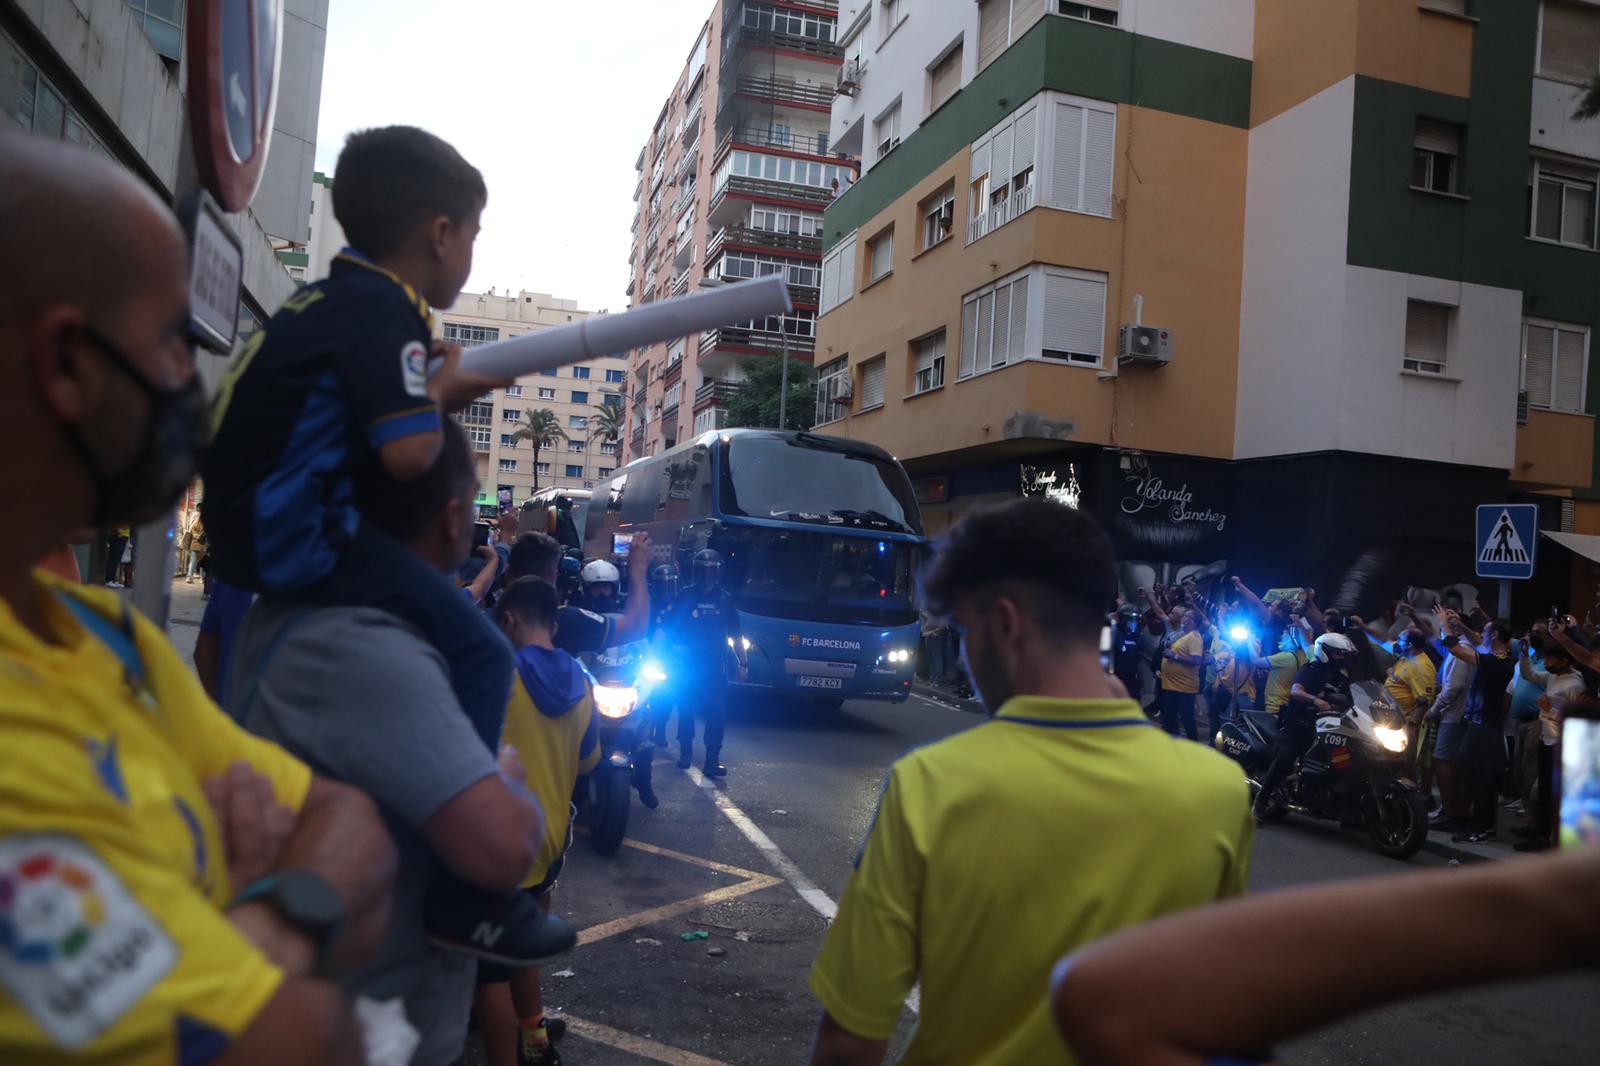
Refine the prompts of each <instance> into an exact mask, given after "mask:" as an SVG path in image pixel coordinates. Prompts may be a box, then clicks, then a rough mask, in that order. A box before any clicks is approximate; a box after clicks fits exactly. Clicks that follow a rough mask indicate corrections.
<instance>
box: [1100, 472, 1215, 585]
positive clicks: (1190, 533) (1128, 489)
mask: <svg viewBox="0 0 1600 1066" xmlns="http://www.w3.org/2000/svg"><path fill="white" fill-rule="evenodd" d="M1098 474H1099V481H1098V482H1097V484H1100V485H1104V486H1105V491H1104V492H1103V493H1100V494H1096V493H1095V491H1094V488H1093V486H1092V485H1091V486H1090V487H1089V490H1088V492H1086V493H1085V495H1084V499H1085V500H1092V499H1095V498H1096V496H1097V495H1098V496H1099V499H1098V500H1097V502H1096V506H1095V512H1096V515H1097V517H1099V519H1100V520H1101V521H1102V522H1103V523H1104V524H1105V525H1106V528H1107V531H1108V532H1109V533H1111V535H1112V540H1113V542H1114V543H1115V544H1116V546H1117V552H1118V554H1119V556H1120V557H1121V558H1123V559H1125V560H1126V559H1134V560H1144V561H1147V562H1151V563H1184V564H1189V563H1195V564H1209V563H1212V562H1214V561H1216V560H1218V559H1224V558H1226V557H1227V555H1228V550H1229V547H1230V544H1229V541H1230V540H1231V538H1232V537H1233V536H1234V531H1233V529H1232V527H1231V526H1230V525H1229V522H1228V518H1229V515H1230V514H1231V513H1232V511H1233V510H1234V508H1233V507H1232V503H1233V494H1234V487H1233V476H1232V471H1231V470H1230V468H1229V465H1228V464H1226V463H1220V462H1214V461H1210V460H1205V459H1190V458H1187V457H1183V456H1148V455H1145V454H1144V453H1142V452H1135V451H1127V452H1117V453H1112V452H1107V453H1104V459H1103V460H1102V465H1101V467H1100V468H1099V471H1098Z"/></svg>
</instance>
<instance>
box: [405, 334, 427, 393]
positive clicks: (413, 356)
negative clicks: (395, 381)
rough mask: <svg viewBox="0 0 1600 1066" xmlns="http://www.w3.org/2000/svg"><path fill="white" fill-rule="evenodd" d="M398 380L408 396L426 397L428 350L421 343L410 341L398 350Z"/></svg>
mask: <svg viewBox="0 0 1600 1066" xmlns="http://www.w3.org/2000/svg"><path fill="white" fill-rule="evenodd" d="M400 380H401V381H403V382H405V387H406V393H407V394H408V395H411V396H426V395H428V349H427V348H425V347H423V345H422V342H421V341H411V342H409V343H407V344H406V346H405V347H404V348H401V349H400Z"/></svg>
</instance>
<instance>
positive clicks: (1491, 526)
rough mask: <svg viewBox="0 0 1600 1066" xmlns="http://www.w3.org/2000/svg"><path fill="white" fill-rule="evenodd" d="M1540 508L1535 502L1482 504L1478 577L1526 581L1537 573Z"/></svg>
mask: <svg viewBox="0 0 1600 1066" xmlns="http://www.w3.org/2000/svg"><path fill="white" fill-rule="evenodd" d="M1538 537H1539V508H1538V505H1536V504H1531V503H1485V504H1480V505H1479V507H1478V535H1477V537H1476V539H1475V541H1474V543H1476V544H1477V551H1478V555H1477V558H1478V576H1479V577H1498V578H1511V579H1513V580H1522V581H1525V580H1527V579H1528V578H1530V577H1532V576H1533V558H1534V549H1535V548H1536V547H1537V545H1538Z"/></svg>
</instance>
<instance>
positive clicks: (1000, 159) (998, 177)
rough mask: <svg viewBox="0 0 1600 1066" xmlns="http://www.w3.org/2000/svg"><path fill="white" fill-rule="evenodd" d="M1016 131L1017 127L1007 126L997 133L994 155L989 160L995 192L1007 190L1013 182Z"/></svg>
mask: <svg viewBox="0 0 1600 1066" xmlns="http://www.w3.org/2000/svg"><path fill="white" fill-rule="evenodd" d="M1015 131H1016V127H1015V126H1005V127H1003V128H1001V129H999V130H996V131H995V135H994V149H993V151H994V155H993V157H992V158H991V159H990V160H989V168H990V173H992V174H993V175H994V181H993V183H992V187H993V189H994V190H995V191H998V190H1000V189H1003V188H1005V187H1006V185H1007V183H1009V182H1010V181H1011V137H1012V134H1013V133H1014V132H1015Z"/></svg>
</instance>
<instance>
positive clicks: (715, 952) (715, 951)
mask: <svg viewBox="0 0 1600 1066" xmlns="http://www.w3.org/2000/svg"><path fill="white" fill-rule="evenodd" d="M727 953H728V949H727V948H706V954H707V955H710V956H711V957H712V958H713V959H720V958H722V956H724V955H726V954H727Z"/></svg>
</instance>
